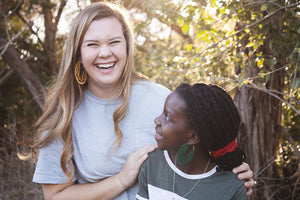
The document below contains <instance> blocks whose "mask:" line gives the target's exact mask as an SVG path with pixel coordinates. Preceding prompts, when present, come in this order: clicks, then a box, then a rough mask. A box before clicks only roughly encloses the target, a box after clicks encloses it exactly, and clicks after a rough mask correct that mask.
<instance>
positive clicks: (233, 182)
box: [136, 149, 247, 200]
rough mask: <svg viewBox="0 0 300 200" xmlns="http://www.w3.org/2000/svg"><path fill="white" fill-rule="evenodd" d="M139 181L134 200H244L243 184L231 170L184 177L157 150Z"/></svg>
mask: <svg viewBox="0 0 300 200" xmlns="http://www.w3.org/2000/svg"><path fill="white" fill-rule="evenodd" d="M174 175H175V179H174ZM174 180H175V181H174ZM138 181H139V192H138V194H137V196H136V199H139V200H144V199H151V200H167V199H176V200H182V199H192V200H193V199H195V200H202V199H203V200H214V199H216V200H220V199H222V200H229V199H239V200H240V199H241V200H246V199H247V195H246V188H245V187H244V185H243V184H244V181H241V180H239V179H238V178H237V176H236V174H233V173H232V172H230V171H219V172H217V171H216V167H215V168H213V169H212V170H210V171H209V172H207V173H204V174H198V175H190V174H186V173H184V172H182V171H180V170H179V169H178V168H176V166H175V165H174V164H173V162H172V161H171V160H170V157H169V155H168V153H167V151H160V150H158V149H157V150H155V151H154V152H152V153H151V154H149V158H148V159H147V160H146V161H145V163H144V164H143V165H142V167H141V169H140V173H139V177H138ZM173 187H174V189H173Z"/></svg>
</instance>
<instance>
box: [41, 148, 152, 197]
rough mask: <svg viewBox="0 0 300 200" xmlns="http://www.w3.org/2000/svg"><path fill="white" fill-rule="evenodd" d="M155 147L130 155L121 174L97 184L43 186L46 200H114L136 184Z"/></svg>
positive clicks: (142, 149) (141, 149) (139, 150)
mask: <svg viewBox="0 0 300 200" xmlns="http://www.w3.org/2000/svg"><path fill="white" fill-rule="evenodd" d="M154 149H155V146H154V145H149V146H144V147H141V148H140V149H138V150H137V151H136V152H133V153H130V154H129V156H128V158H127V160H126V163H125V165H124V167H123V169H122V170H121V171H120V173H118V174H116V175H114V176H111V177H109V178H106V179H104V180H102V181H100V182H96V183H86V184H74V183H71V184H43V185H42V189H43V193H44V197H45V200H69V199H70V200H77V199H78V200H82V199H85V200H93V199H114V198H116V197H117V196H119V195H120V194H121V193H122V192H123V191H124V190H126V189H127V188H129V187H131V186H132V185H134V184H135V183H136V180H137V176H138V172H139V169H140V167H141V165H142V164H143V162H144V161H145V160H146V159H147V157H148V153H149V152H151V151H153V150H154Z"/></svg>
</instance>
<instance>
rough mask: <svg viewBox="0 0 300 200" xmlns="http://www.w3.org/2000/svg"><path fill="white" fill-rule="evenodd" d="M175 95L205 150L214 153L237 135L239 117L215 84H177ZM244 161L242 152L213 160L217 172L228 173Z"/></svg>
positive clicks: (229, 100) (233, 105)
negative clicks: (226, 171)
mask: <svg viewBox="0 0 300 200" xmlns="http://www.w3.org/2000/svg"><path fill="white" fill-rule="evenodd" d="M175 92H176V93H177V94H179V95H180V96H181V97H182V99H183V100H184V101H185V103H186V109H185V111H184V112H185V113H186V115H187V116H188V119H189V121H190V122H189V124H188V126H189V127H191V128H192V129H193V130H194V131H195V132H196V134H197V136H198V139H199V140H200V143H201V144H202V145H203V146H204V147H205V148H206V149H207V150H208V151H209V152H211V151H216V150H218V149H221V148H223V147H225V146H226V145H228V144H229V143H231V142H232V141H233V140H234V139H235V138H236V137H237V134H238V132H239V126H240V115H239V112H238V110H237V108H236V106H235V104H234V102H233V100H232V98H231V97H230V96H229V95H228V94H227V93H226V92H225V91H224V90H223V89H221V88H220V87H218V86H216V85H206V84H204V83H196V84H194V85H189V84H187V83H182V84H180V85H179V86H178V87H177V88H176V89H175ZM244 159H245V153H244V152H243V150H242V149H240V148H238V147H237V148H236V149H235V150H234V151H232V152H230V153H226V154H225V155H223V156H219V157H217V158H216V159H215V161H216V163H217V165H218V169H219V170H221V169H222V170H232V169H233V168H234V167H236V166H239V165H240V164H241V163H242V162H243V160H244Z"/></svg>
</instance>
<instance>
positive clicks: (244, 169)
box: [232, 162, 255, 196]
mask: <svg viewBox="0 0 300 200" xmlns="http://www.w3.org/2000/svg"><path fill="white" fill-rule="evenodd" d="M232 172H233V173H235V174H237V173H239V174H238V179H240V180H245V184H244V186H245V187H246V188H247V195H248V196H250V195H251V194H252V187H253V186H254V185H255V181H254V180H253V171H252V170H251V169H250V167H249V165H248V164H247V163H244V162H243V163H242V164H241V165H240V166H238V167H236V168H234V169H233V170H232Z"/></svg>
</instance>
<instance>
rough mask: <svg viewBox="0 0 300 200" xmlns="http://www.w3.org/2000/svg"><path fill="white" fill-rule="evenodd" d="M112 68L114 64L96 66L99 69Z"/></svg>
mask: <svg viewBox="0 0 300 200" xmlns="http://www.w3.org/2000/svg"><path fill="white" fill-rule="evenodd" d="M113 66H114V64H113V63H112V64H100V65H97V67H98V68H99V69H109V68H112V67H113Z"/></svg>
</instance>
